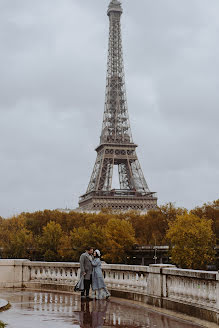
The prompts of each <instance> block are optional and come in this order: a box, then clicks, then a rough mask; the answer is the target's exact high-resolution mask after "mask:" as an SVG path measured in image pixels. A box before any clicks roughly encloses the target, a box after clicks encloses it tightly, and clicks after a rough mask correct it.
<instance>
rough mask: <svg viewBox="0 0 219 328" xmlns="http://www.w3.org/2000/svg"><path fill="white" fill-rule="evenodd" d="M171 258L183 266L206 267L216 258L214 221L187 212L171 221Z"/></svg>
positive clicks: (190, 267) (168, 234) (169, 234)
mask: <svg viewBox="0 0 219 328" xmlns="http://www.w3.org/2000/svg"><path fill="white" fill-rule="evenodd" d="M167 238H168V239H169V240H170V241H171V244H172V249H171V258H172V261H173V262H174V263H176V264H177V265H179V266H180V267H182V268H189V269H205V268H206V265H207V264H209V263H211V261H212V260H213V258H214V242H215V240H214V233H213V231H212V221H211V220H207V219H205V218H200V217H198V216H196V215H194V214H192V213H185V214H183V215H179V216H177V217H176V220H175V221H173V222H170V223H169V230H168V231H167Z"/></svg>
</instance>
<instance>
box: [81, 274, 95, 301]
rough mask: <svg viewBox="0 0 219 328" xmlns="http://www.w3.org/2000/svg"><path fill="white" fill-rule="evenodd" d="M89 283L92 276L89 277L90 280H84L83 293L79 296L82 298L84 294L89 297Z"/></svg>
mask: <svg viewBox="0 0 219 328" xmlns="http://www.w3.org/2000/svg"><path fill="white" fill-rule="evenodd" d="M91 283H92V276H90V280H88V279H84V291H83V292H81V296H84V294H86V296H87V297H88V296H89V291H90V286H91Z"/></svg>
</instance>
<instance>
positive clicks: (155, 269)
mask: <svg viewBox="0 0 219 328" xmlns="http://www.w3.org/2000/svg"><path fill="white" fill-rule="evenodd" d="M0 267H1V268H0V286H1V287H26V288H33V289H44V290H48V289H55V290H60V291H71V292H72V291H73V290H74V286H75V284H76V282H77V281H78V279H79V277H80V265H79V263H62V262H31V261H27V260H0ZM102 269H103V273H104V278H105V282H106V285H107V286H108V288H109V290H110V291H111V293H112V295H113V296H118V297H123V298H127V299H131V300H135V301H141V302H143V303H147V304H151V305H155V306H158V307H162V308H166V309H170V310H173V311H175V312H181V313H185V314H189V315H191V316H196V317H198V318H199V319H203V320H208V321H211V322H215V323H217V324H219V273H218V272H216V271H198V270H183V269H178V268H176V267H175V266H173V265H170V264H167V265H166V264H164V265H162V264H157V265H156V264H153V265H150V266H137V265H136V266H135V265H123V264H106V263H103V264H102Z"/></svg>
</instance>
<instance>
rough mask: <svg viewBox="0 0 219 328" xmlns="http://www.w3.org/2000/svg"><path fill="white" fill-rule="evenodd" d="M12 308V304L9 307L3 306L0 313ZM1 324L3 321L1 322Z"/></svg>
mask: <svg viewBox="0 0 219 328" xmlns="http://www.w3.org/2000/svg"><path fill="white" fill-rule="evenodd" d="M10 308H11V304H10V303H8V304H7V305H5V306H3V307H2V308H0V312H3V311H6V310H9V309H10ZM0 322H1V321H0ZM0 328H1V326H0Z"/></svg>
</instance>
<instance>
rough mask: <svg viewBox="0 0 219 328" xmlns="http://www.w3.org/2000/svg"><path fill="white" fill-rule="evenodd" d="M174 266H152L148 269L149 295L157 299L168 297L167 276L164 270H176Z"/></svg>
mask: <svg viewBox="0 0 219 328" xmlns="http://www.w3.org/2000/svg"><path fill="white" fill-rule="evenodd" d="M175 267H176V266H175V265H172V264H150V265H149V268H148V273H149V276H148V284H147V294H148V295H150V296H155V297H159V298H160V297H166V275H165V274H163V273H162V269H164V268H175Z"/></svg>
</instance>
